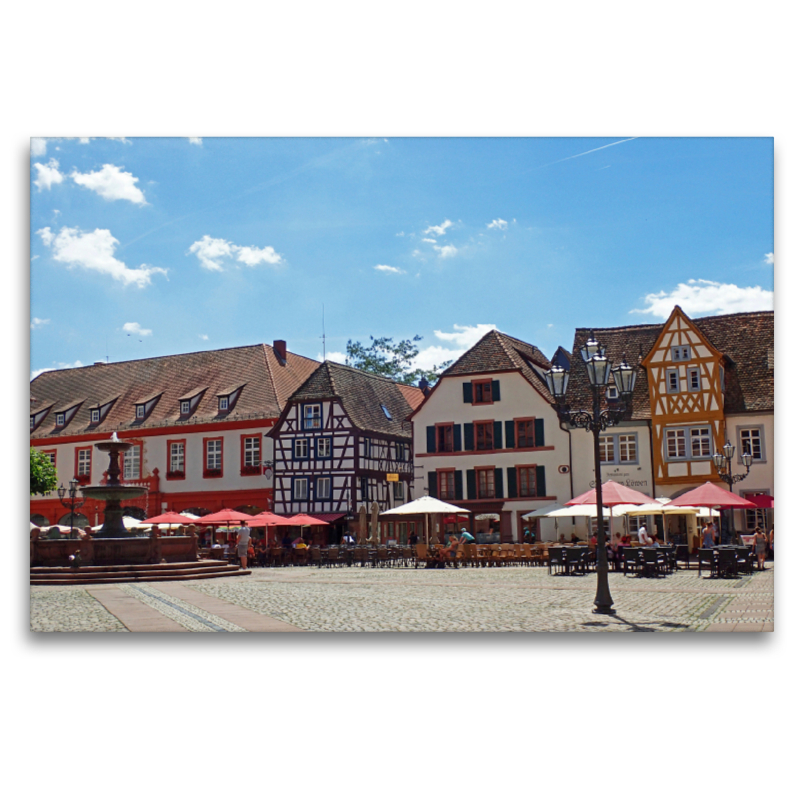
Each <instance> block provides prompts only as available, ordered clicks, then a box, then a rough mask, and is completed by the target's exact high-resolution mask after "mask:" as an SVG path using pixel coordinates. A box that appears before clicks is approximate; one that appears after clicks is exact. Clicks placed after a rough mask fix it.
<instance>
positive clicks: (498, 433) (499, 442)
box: [492, 421, 503, 450]
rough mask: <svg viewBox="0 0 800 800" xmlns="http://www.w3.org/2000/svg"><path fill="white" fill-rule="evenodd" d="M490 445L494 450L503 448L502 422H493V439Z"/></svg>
mask: <svg viewBox="0 0 800 800" xmlns="http://www.w3.org/2000/svg"><path fill="white" fill-rule="evenodd" d="M492 445H493V447H494V449H495V450H502V449H503V423H502V422H497V421H496V422H495V423H494V441H493V442H492Z"/></svg>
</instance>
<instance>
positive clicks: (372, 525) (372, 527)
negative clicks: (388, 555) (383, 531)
mask: <svg viewBox="0 0 800 800" xmlns="http://www.w3.org/2000/svg"><path fill="white" fill-rule="evenodd" d="M380 510H381V508H380V506H379V505H378V504H377V503H376V502H373V503H372V513H371V514H370V519H369V539H368V540H367V541H370V542H372V544H373V545H375V547H377V546H378V544H379V543H380V535H379V534H378V514H379V513H380Z"/></svg>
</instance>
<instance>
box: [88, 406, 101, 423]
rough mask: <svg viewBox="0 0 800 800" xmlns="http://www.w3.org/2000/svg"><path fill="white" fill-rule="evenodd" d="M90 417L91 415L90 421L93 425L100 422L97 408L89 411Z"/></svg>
mask: <svg viewBox="0 0 800 800" xmlns="http://www.w3.org/2000/svg"><path fill="white" fill-rule="evenodd" d="M90 415H91V416H90V419H91V421H92V424H93V425H94V424H96V423H98V422H100V409H99V408H93V409H92V410H91V412H90Z"/></svg>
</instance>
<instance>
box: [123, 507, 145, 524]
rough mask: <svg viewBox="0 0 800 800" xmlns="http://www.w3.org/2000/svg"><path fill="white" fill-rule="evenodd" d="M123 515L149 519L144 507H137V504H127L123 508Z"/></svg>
mask: <svg viewBox="0 0 800 800" xmlns="http://www.w3.org/2000/svg"><path fill="white" fill-rule="evenodd" d="M122 516H123V517H133V518H134V519H138V520H140V521H141V520H144V519H147V514H145V513H144V509H143V508H137V507H136V506H125V507H124V508H123V509H122Z"/></svg>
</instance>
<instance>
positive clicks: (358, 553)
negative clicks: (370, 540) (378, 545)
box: [353, 547, 369, 567]
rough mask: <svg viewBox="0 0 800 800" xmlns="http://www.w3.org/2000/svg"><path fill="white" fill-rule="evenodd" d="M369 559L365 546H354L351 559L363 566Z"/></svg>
mask: <svg viewBox="0 0 800 800" xmlns="http://www.w3.org/2000/svg"><path fill="white" fill-rule="evenodd" d="M368 560H369V551H368V550H367V548H366V547H356V548H354V549H353V561H354V562H355V563H357V564H358V565H359V566H361V567H363V566H364V565H365V564H366V563H367V561H368Z"/></svg>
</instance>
